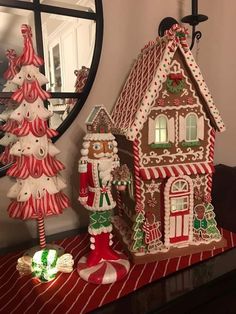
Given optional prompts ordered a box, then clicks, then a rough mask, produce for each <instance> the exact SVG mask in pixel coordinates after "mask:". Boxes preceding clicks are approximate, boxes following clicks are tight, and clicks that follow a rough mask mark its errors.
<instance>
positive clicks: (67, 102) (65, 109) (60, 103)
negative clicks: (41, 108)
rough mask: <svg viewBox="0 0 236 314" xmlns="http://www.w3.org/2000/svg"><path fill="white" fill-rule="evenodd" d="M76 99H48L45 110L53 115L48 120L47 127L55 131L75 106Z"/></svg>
mask: <svg viewBox="0 0 236 314" xmlns="http://www.w3.org/2000/svg"><path fill="white" fill-rule="evenodd" d="M76 101H77V98H64V99H62V98H50V99H48V102H47V108H48V110H50V111H51V112H53V115H52V116H51V118H50V119H49V127H50V128H52V129H57V128H58V127H59V126H60V125H61V124H62V122H63V121H64V120H65V119H66V118H67V116H68V114H69V113H70V112H71V110H72V109H73V107H74V105H75V104H76Z"/></svg>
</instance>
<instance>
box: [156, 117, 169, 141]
mask: <svg viewBox="0 0 236 314" xmlns="http://www.w3.org/2000/svg"><path fill="white" fill-rule="evenodd" d="M162 118H164V119H165V123H166V125H165V128H164V127H162V126H161V125H160V124H161V123H160V119H162ZM158 121H159V127H157V123H158ZM162 130H165V132H166V134H165V137H166V141H160V137H161V131H162ZM157 131H159V141H157V136H156V134H157ZM154 132H155V134H154V139H155V140H154V144H167V143H169V138H168V118H167V117H166V116H165V115H164V114H160V115H158V116H157V117H156V119H155V129H154Z"/></svg>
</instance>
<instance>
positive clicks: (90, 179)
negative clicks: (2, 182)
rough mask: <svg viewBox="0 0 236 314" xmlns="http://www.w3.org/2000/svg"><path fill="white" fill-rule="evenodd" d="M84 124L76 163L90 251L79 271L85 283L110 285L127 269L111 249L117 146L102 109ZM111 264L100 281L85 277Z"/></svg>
mask: <svg viewBox="0 0 236 314" xmlns="http://www.w3.org/2000/svg"><path fill="white" fill-rule="evenodd" d="M86 125H87V130H88V133H87V134H86V135H85V137H84V143H83V149H82V150H81V154H82V157H81V159H80V161H79V173H80V191H79V201H80V203H81V204H82V205H83V206H84V207H85V208H86V209H88V210H89V211H90V224H89V227H88V232H89V234H90V235H91V237H90V241H91V245H90V248H91V251H90V252H89V254H88V256H87V258H86V259H84V258H82V259H81V260H80V261H79V264H78V271H79V274H80V276H81V277H82V278H83V279H85V280H87V281H91V282H95V283H110V282H114V281H117V280H119V279H121V278H122V277H123V276H124V275H126V274H127V272H128V270H129V262H128V260H127V258H126V257H125V256H124V255H122V254H121V253H118V252H117V251H115V250H113V249H112V248H111V245H112V241H111V239H112V234H111V231H112V224H111V214H112V212H111V210H112V209H113V208H114V207H115V206H116V202H115V201H114V200H113V197H112V194H111V183H112V171H113V170H114V169H115V168H116V167H117V166H119V160H118V157H117V143H116V141H115V137H114V136H113V135H112V134H111V126H112V120H111V118H110V116H109V114H108V112H107V111H106V109H105V108H104V107H102V106H96V107H95V108H94V109H93V111H92V113H91V114H90V116H89V117H88V119H87V121H86ZM111 261H112V265H113V266H114V262H116V263H115V267H109V266H107V270H108V273H106V271H105V274H104V276H102V277H103V278H102V282H101V278H100V277H101V274H100V275H99V274H98V277H96V275H95V274H93V276H91V277H92V279H91V278H89V277H86V276H87V275H88V270H87V268H91V273H93V267H94V266H96V265H98V264H99V263H101V264H103V263H104V262H111ZM84 267H86V271H85V269H84ZM101 267H103V266H102V265H101ZM96 269H97V267H96ZM97 270H98V269H97ZM111 272H112V273H111ZM114 272H115V276H114ZM84 273H85V274H84ZM98 273H99V271H98ZM94 278H96V279H94Z"/></svg>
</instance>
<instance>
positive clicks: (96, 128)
mask: <svg viewBox="0 0 236 314" xmlns="http://www.w3.org/2000/svg"><path fill="white" fill-rule="evenodd" d="M85 124H86V126H87V134H86V135H85V137H84V140H86V141H110V140H114V139H115V137H114V136H113V135H112V133H111V132H112V127H113V125H114V122H113V120H112V118H111V116H110V115H109V113H108V112H107V110H106V108H105V107H104V106H103V105H96V106H95V107H94V108H93V110H92V111H91V113H90V115H89V116H88V118H87V120H86V122H85Z"/></svg>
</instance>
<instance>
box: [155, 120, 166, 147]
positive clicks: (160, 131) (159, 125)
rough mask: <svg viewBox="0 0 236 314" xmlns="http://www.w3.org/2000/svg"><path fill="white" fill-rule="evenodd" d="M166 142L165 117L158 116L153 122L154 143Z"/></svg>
mask: <svg viewBox="0 0 236 314" xmlns="http://www.w3.org/2000/svg"><path fill="white" fill-rule="evenodd" d="M166 142H168V132H167V119H166V117H165V116H159V117H157V119H156V124H155V143H166Z"/></svg>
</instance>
